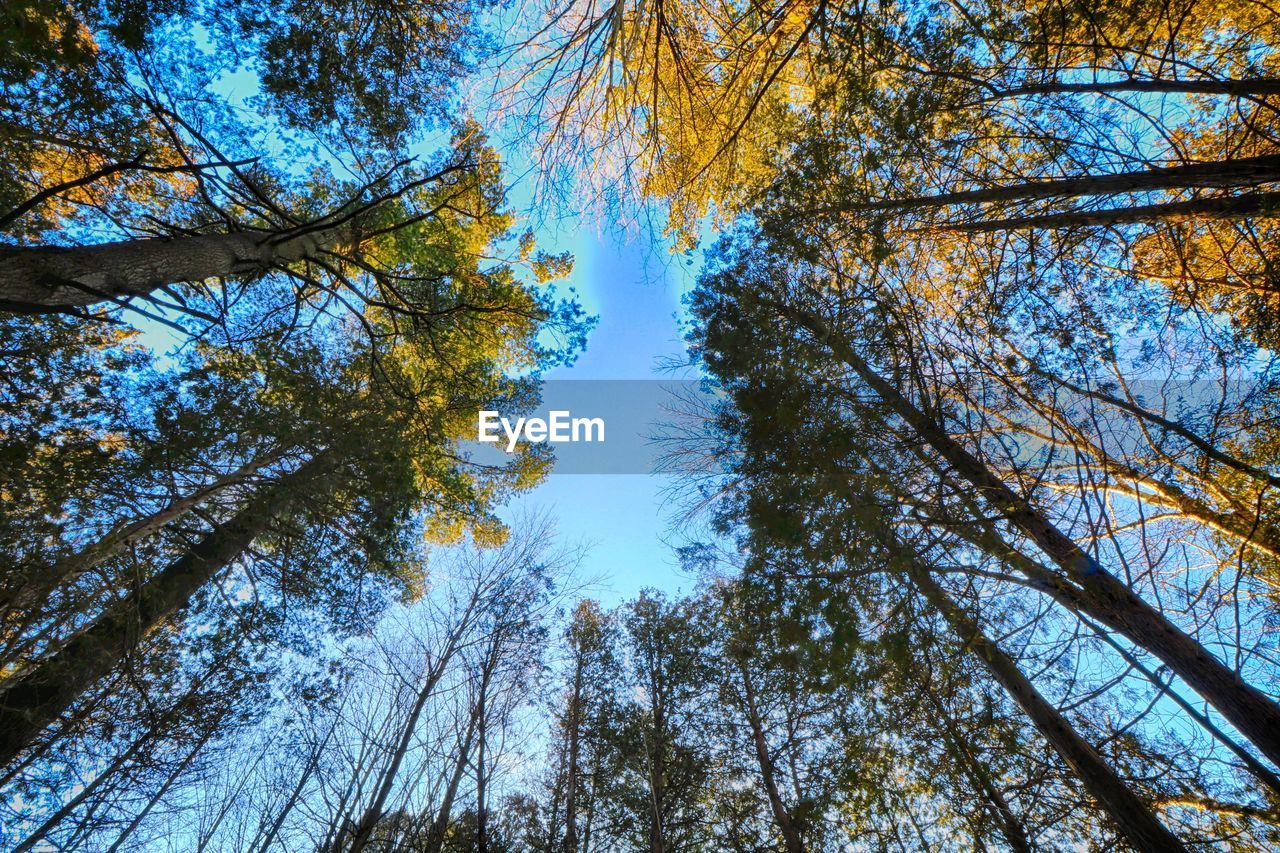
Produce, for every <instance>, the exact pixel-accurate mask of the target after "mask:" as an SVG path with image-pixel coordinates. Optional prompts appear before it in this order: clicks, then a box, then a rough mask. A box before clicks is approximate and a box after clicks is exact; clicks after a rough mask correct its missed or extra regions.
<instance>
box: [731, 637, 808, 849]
mask: <svg viewBox="0 0 1280 853" xmlns="http://www.w3.org/2000/svg"><path fill="white" fill-rule="evenodd" d="M738 671H739V672H740V673H741V675H742V692H743V697H744V699H745V700H746V702H745V705H746V712H747V723H748V725H750V726H751V740H752V742H753V744H754V745H755V751H756V764H757V765H758V766H759V768H760V776H761V778H762V779H763V780H764V790H765V793H766V794H767V795H768V797H769V808H770V810H771V811H772V812H773V820H774V822H775V823H776V824H777V825H778V831H779V832H781V833H782V840H783V843H784V844H785V845H786V848H787V853H805V846H804V841H803V840H802V839H801V838H800V830H799V829H798V828H797V827H796V825H795V821H793V820H792V819H791V813H790V812H789V811H787V806H786V803H784V802H782V795H781V794H780V793H779V792H778V783H777V779H776V777H775V775H774V768H773V759H772V758H770V757H769V741H768V740H767V739H766V738H765V735H764V723H763V721H762V720H761V719H760V710H759V707H758V706H757V704H756V691H755V685H753V684H752V683H751V672H750V670H749V669H748V668H747V662H746V661H739V662H738Z"/></svg>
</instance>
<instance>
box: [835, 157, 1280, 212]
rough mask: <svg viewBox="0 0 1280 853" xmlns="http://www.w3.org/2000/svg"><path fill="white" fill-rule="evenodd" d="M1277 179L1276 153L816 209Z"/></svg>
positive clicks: (916, 205)
mask: <svg viewBox="0 0 1280 853" xmlns="http://www.w3.org/2000/svg"><path fill="white" fill-rule="evenodd" d="M1276 181H1280V154H1264V155H1261V156H1258V157H1237V158H1233V159H1228V160H1217V161H1211V162H1207V163H1185V164H1182V165H1179V166H1158V167H1156V168H1154V169H1143V170H1141V171H1136V172H1118V173H1114V174H1110V175H1082V176H1079V177H1074V178H1059V179H1057V180H1047V181H1030V182H1027V183H1023V184H1011V185H1008V186H1000V187H984V188H982V189H973V190H959V191H956V192H947V193H938V194H936V195H927V196H910V197H907V198H900V199H885V200H883V201H869V202H863V203H860V204H848V205H840V206H837V207H831V208H822V209H820V210H819V212H832V213H872V212H875V211H880V210H915V209H919V208H937V207H946V206H948V205H953V204H983V203H987V202H1002V201H1029V200H1031V199H1040V198H1063V197H1066V198H1079V197H1084V196H1097V195H1115V194H1119V193H1131V192H1155V191H1159V190H1178V189H1189V188H1193V187H1198V188H1206V189H1214V188H1225V187H1244V186H1256V185H1259V184H1269V183H1274V182H1276Z"/></svg>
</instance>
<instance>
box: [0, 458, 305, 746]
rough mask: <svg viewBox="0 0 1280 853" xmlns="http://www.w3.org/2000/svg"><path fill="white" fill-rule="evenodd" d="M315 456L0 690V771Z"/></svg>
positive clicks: (246, 530)
mask: <svg viewBox="0 0 1280 853" xmlns="http://www.w3.org/2000/svg"><path fill="white" fill-rule="evenodd" d="M326 465H327V457H325V456H320V457H317V458H316V459H313V460H312V461H311V462H308V463H307V464H305V465H303V466H302V467H301V468H299V469H298V470H297V471H295V472H293V473H292V474H290V475H288V476H286V477H285V478H284V479H283V480H281V481H280V482H279V483H277V484H275V485H274V486H273V487H271V488H268V489H266V490H265V492H264V493H263V494H262V495H260V496H258V497H257V498H256V499H254V500H251V501H250V502H249V503H248V504H247V505H246V506H245V507H244V508H243V509H242V510H240V512H238V513H237V514H236V515H235V516H233V517H232V518H231V519H230V520H228V521H227V522H225V523H223V524H220V525H218V526H217V527H215V528H214V529H213V530H212V531H210V532H209V533H208V534H207V535H206V536H205V537H204V538H203V539H201V540H200V541H199V542H197V543H196V544H195V545H193V546H192V547H191V550H189V551H188V552H187V553H186V554H185V555H183V556H182V557H180V558H178V559H177V560H174V561H173V562H172V563H170V564H169V565H168V566H166V567H165V568H164V569H163V570H162V571H161V572H160V573H159V574H157V575H156V576H155V577H153V578H151V579H149V580H148V581H146V582H145V583H144V584H143V585H142V587H141V588H139V589H137V590H135V591H134V592H133V593H131V594H130V595H128V596H127V597H125V598H124V599H123V600H122V601H119V602H117V603H115V604H114V605H112V606H110V607H109V608H107V610H105V611H104V612H103V613H102V614H100V615H99V616H98V618H97V619H96V620H94V622H93V623H92V624H90V625H89V626H88V627H87V628H86V629H85V630H83V631H81V632H80V633H79V634H78V635H77V636H76V637H75V639H73V640H71V641H70V642H69V643H67V644H66V645H65V646H63V647H62V648H61V649H60V650H59V651H58V652H57V653H56V654H54V655H53V656H52V657H50V658H48V659H46V660H45V661H43V662H42V663H40V664H38V665H36V666H35V667H33V668H32V669H31V671H30V672H29V673H28V674H27V675H26V676H25V677H24V678H22V679H21V680H20V681H19V682H18V683H17V684H15V685H13V686H12V687H9V688H7V689H5V690H3V691H0V766H5V765H7V764H9V763H10V762H11V761H13V760H14V758H15V757H17V755H18V754H19V753H20V752H21V751H22V750H23V749H25V748H26V747H27V746H28V745H29V744H30V743H31V742H32V741H33V740H34V739H35V738H36V736H37V735H39V734H40V732H42V731H44V729H45V728H46V727H47V726H49V725H50V724H51V723H53V722H54V720H56V719H57V718H58V716H59V715H60V714H61V713H62V712H63V711H65V710H66V709H67V708H68V707H69V706H70V705H71V704H72V703H73V702H74V701H75V700H76V699H77V698H79V696H80V695H81V694H82V693H84V692H85V691H86V690H88V689H89V688H90V687H92V686H93V685H94V684H95V683H97V682H98V681H99V680H101V679H103V678H105V677H106V676H107V675H109V674H110V673H111V671H112V670H114V669H115V668H116V667H117V666H118V665H119V664H120V662H121V661H122V660H123V659H124V658H125V657H126V656H128V655H129V654H130V653H131V652H132V651H133V650H134V649H136V648H137V647H138V645H139V644H140V643H141V642H142V640H143V639H144V638H145V637H146V636H147V635H148V634H150V633H151V631H153V630H154V629H155V628H156V627H157V626H159V625H161V624H163V623H164V622H166V621H167V620H168V619H169V618H170V617H171V616H172V615H173V614H174V613H175V612H176V611H178V610H179V609H181V608H182V607H184V606H185V605H186V604H187V602H188V601H189V600H190V598H191V596H192V595H194V594H195V592H196V591H197V590H199V589H200V587H202V586H203V585H204V584H205V583H207V582H208V581H209V580H210V579H211V578H212V577H213V576H214V575H216V574H217V573H218V571H219V570H221V569H222V568H223V567H225V566H226V565H227V564H229V563H230V562H231V561H233V560H235V559H236V558H237V557H239V556H240V555H241V554H242V553H243V552H244V550H245V549H246V548H247V547H248V546H249V545H250V544H251V543H252V542H253V540H254V539H256V538H257V537H258V535H259V534H261V533H262V532H263V531H264V530H265V529H266V528H267V526H268V524H269V523H270V522H271V520H272V519H274V518H275V517H277V516H279V515H280V514H281V513H283V512H284V511H285V510H286V509H287V508H288V506H289V504H290V503H291V502H292V501H293V500H294V499H295V498H296V496H297V493H298V490H299V487H301V486H302V485H304V484H305V483H306V482H308V481H309V480H311V479H312V478H314V477H315V476H316V474H317V473H318V472H319V471H320V470H321V469H323V468H324V467H326Z"/></svg>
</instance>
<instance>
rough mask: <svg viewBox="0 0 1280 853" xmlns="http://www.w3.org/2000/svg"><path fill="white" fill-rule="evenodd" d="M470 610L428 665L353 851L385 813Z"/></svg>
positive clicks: (356, 834) (363, 817)
mask: <svg viewBox="0 0 1280 853" xmlns="http://www.w3.org/2000/svg"><path fill="white" fill-rule="evenodd" d="M470 613H471V609H470V608H468V609H467V611H466V613H465V614H464V616H463V618H462V619H461V620H460V621H459V623H458V625H457V626H456V627H455V628H454V629H453V631H451V632H450V633H449V638H448V643H447V645H446V647H445V648H444V649H442V650H441V651H440V653H439V655H438V656H437V657H436V659H435V661H434V662H433V663H432V665H431V666H430V667H428V668H427V672H426V678H425V679H424V680H423V683H422V687H421V689H419V690H418V695H417V697H416V698H415V700H414V703H413V708H412V709H411V710H410V712H409V716H408V718H407V719H406V720H405V722H404V725H403V726H401V728H400V737H399V738H398V739H397V741H396V744H395V749H394V751H393V752H392V754H391V761H390V763H389V764H388V765H387V767H386V769H385V770H383V772H382V774H381V779H380V781H379V785H378V789H377V791H376V792H375V794H374V797H373V800H372V801H371V802H370V803H369V806H368V808H366V809H365V810H364V814H362V815H361V816H360V820H359V822H358V823H356V826H355V829H354V830H353V831H352V835H351V842H350V847H349V850H350V851H351V853H359V851H361V850H363V849H364V847H365V845H366V844H368V843H369V839H370V837H371V836H372V835H373V830H374V828H375V827H377V825H378V820H379V819H380V818H381V817H382V812H383V809H385V808H386V804H387V800H388V798H389V797H390V796H391V789H392V787H393V786H394V784H395V781H396V776H397V775H399V773H400V765H401V764H402V763H404V757H405V755H407V754H408V752H409V745H410V744H411V743H412V741H413V734H414V732H415V731H417V728H418V720H419V718H420V717H421V716H422V712H423V710H424V709H425V708H426V707H427V700H428V699H430V698H431V696H432V695H433V694H434V693H435V689H436V687H437V686H438V685H439V683H440V679H442V678H444V675H445V672H446V671H447V670H448V666H449V661H451V660H452V659H453V656H454V655H455V654H456V653H457V651H458V648H459V643H460V641H461V640H462V636H463V634H464V633H465V631H466V628H467V626H468V624H470V620H469V618H468V617H469V615H470Z"/></svg>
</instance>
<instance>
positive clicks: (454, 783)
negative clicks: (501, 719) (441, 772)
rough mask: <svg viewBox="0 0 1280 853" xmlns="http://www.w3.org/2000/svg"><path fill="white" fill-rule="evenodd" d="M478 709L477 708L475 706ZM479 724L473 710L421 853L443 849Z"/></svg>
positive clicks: (431, 852) (432, 852) (433, 852)
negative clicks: (454, 802) (454, 804)
mask: <svg viewBox="0 0 1280 853" xmlns="http://www.w3.org/2000/svg"><path fill="white" fill-rule="evenodd" d="M477 707H478V706H477ZM478 722H479V720H478V717H477V715H476V712H475V709H472V712H471V714H470V715H469V716H468V718H467V731H466V735H465V736H464V737H463V739H462V741H461V743H460V744H459V746H458V754H457V756H456V757H455V758H454V760H453V773H452V774H451V775H450V776H449V784H448V785H447V786H445V789H444V799H442V800H441V801H440V808H439V810H437V811H436V816H435V819H434V820H432V821H431V828H430V829H429V830H427V843H426V844H425V845H424V846H423V848H422V849H423V853H440V850H441V848H443V847H444V837H445V834H446V833H447V832H448V831H449V818H450V816H451V814H452V813H453V801H454V800H455V799H456V798H457V796H458V788H460V787H461V785H462V777H463V776H465V775H466V772H467V765H468V764H470V763H471V743H472V741H473V740H474V739H475V734H476V724H477V723H478Z"/></svg>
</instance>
